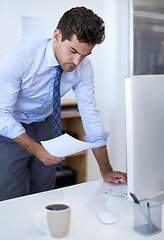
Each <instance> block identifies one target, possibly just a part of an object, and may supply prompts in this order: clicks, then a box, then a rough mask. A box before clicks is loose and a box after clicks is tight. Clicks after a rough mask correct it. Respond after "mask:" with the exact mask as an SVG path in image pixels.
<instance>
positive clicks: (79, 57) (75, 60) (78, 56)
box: [73, 54, 81, 66]
mask: <svg viewBox="0 0 164 240" xmlns="http://www.w3.org/2000/svg"><path fill="white" fill-rule="evenodd" d="M73 62H74V64H75V65H76V66H78V65H79V64H80V62H81V56H80V55H78V54H76V55H75V56H74V59H73Z"/></svg>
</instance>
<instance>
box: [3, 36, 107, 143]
mask: <svg viewBox="0 0 164 240" xmlns="http://www.w3.org/2000/svg"><path fill="white" fill-rule="evenodd" d="M52 44H53V40H52V39H46V40H38V41H30V42H26V43H22V44H21V45H19V46H16V47H15V48H13V49H11V50H9V51H8V52H7V53H6V54H5V56H4V58H3V59H2V62H1V64H0V135H2V136H6V137H9V138H15V137H18V136H19V135H21V134H23V133H25V132H26V130H25V129H24V128H23V126H22V124H21V122H22V123H27V124H29V123H32V122H40V121H43V120H44V119H45V118H47V117H48V116H49V115H50V114H52V109H53V108H52V99H53V79H54V76H55V73H56V72H55V71H56V70H55V66H57V65H59V63H58V61H57V60H56V58H55V56H54V53H53V50H52ZM71 88H72V89H73V91H74V94H75V96H76V99H77V102H78V108H79V113H80V115H81V118H82V122H83V126H84V130H85V133H86V136H85V140H86V141H88V142H98V143H100V146H102V145H104V142H106V140H107V138H108V135H109V133H108V132H106V131H105V130H104V125H103V122H102V120H101V118H100V115H99V112H98V110H97V108H96V105H95V100H94V76H93V71H92V65H91V63H90V61H89V59H88V58H87V57H86V58H85V59H84V60H83V61H82V62H81V63H80V65H79V66H78V67H76V69H75V70H74V71H72V72H63V74H62V78H61V84H60V94H61V97H62V96H64V95H65V94H66V93H67V92H68V91H69V90H70V89H71Z"/></svg>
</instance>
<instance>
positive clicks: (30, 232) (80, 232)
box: [0, 179, 164, 240]
mask: <svg viewBox="0 0 164 240" xmlns="http://www.w3.org/2000/svg"><path fill="white" fill-rule="evenodd" d="M111 186H112V183H105V182H103V181H102V180H101V179H100V180H96V181H91V182H87V183H82V184H78V185H74V186H71V187H66V188H61V189H57V190H52V191H48V192H43V193H39V194H33V195H29V196H25V197H20V198H15V199H12V200H7V201H2V202H0V239H2V240H19V239H21V240H25V239H27V240H33V239H35V240H42V239H44V240H48V239H49V240H50V239H52V238H51V237H50V236H49V235H48V234H46V233H44V232H42V231H41V230H40V229H39V228H38V227H37V225H36V223H35V216H36V214H37V213H38V212H43V211H44V206H45V205H46V204H49V203H52V202H53V201H54V202H56V201H65V202H67V203H68V204H70V206H71V207H72V219H71V227H70V231H69V234H68V235H67V236H66V237H65V238H60V239H66V240H88V239H90V240H93V239H94V240H100V239H102V240H108V239H111V240H125V239H126V240H143V239H146V237H144V236H141V235H139V234H138V233H136V232H135V231H133V207H134V203H133V202H128V200H127V199H125V198H122V197H114V196H110V197H109V196H108V197H106V196H103V195H102V192H103V191H106V190H109V188H110V187H111ZM99 210H112V211H114V212H115V214H116V216H117V222H116V223H115V224H111V225H105V224H103V223H101V222H100V220H99V219H98V217H97V214H96V212H97V211H99ZM163 218H164V211H163ZM163 220H164V219H163ZM162 229H163V231H162V232H161V233H159V234H156V235H153V236H151V237H149V240H163V239H164V221H162Z"/></svg>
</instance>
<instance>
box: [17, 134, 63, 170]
mask: <svg viewBox="0 0 164 240" xmlns="http://www.w3.org/2000/svg"><path fill="white" fill-rule="evenodd" d="M13 141H15V142H16V143H18V144H19V145H20V146H21V147H23V148H24V149H26V150H27V151H28V152H30V153H32V154H33V155H35V156H36V157H37V158H38V159H39V160H40V161H42V162H43V163H44V164H45V165H46V166H49V165H53V164H57V163H59V162H61V161H62V160H64V159H65V158H63V157H62V158H61V157H55V156H53V155H51V154H50V153H49V152H47V151H46V149H45V148H44V147H43V146H42V145H41V144H39V143H37V142H35V141H34V140H32V139H31V138H30V137H29V136H28V135H27V134H26V133H23V134H22V135H20V136H19V137H16V138H14V139H13Z"/></svg>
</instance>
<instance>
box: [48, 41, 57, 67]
mask: <svg viewBox="0 0 164 240" xmlns="http://www.w3.org/2000/svg"><path fill="white" fill-rule="evenodd" d="M46 59H47V66H49V67H55V66H58V65H59V63H58V61H57V59H56V57H55V55H54V53H53V39H50V40H49V42H48V44H47V48H46Z"/></svg>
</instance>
